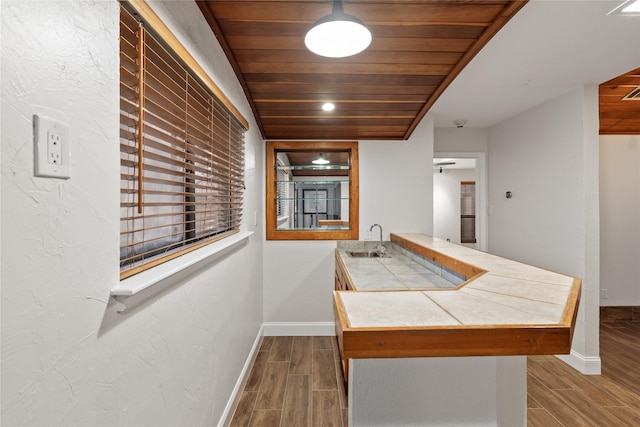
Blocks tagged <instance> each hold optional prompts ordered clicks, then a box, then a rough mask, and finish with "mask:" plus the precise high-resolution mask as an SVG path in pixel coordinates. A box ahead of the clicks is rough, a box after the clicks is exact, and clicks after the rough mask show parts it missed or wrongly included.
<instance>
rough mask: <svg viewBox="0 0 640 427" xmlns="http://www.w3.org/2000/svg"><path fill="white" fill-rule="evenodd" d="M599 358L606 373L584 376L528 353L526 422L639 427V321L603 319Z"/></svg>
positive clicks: (535, 426) (552, 359)
mask: <svg viewBox="0 0 640 427" xmlns="http://www.w3.org/2000/svg"><path fill="white" fill-rule="evenodd" d="M600 358H601V360H602V375H582V374H580V373H579V372H578V371H576V370H574V369H572V368H571V367H569V366H568V365H566V364H565V363H564V362H562V361H561V360H559V359H558V358H557V357H554V356H534V357H529V358H528V369H527V372H528V377H527V391H528V399H527V407H528V409H527V420H528V422H527V424H528V426H529V427H538V426H543V427H554V426H565V427H574V426H606V427H614V426H640V322H601V324H600Z"/></svg>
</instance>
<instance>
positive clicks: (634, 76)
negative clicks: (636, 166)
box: [600, 68, 640, 135]
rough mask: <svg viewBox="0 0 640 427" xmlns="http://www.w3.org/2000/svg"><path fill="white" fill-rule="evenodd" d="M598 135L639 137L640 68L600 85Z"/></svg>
mask: <svg viewBox="0 0 640 427" xmlns="http://www.w3.org/2000/svg"><path fill="white" fill-rule="evenodd" d="M632 92H634V93H635V97H634V98H633V99H625V97H627V96H628V95H629V94H631V93H632ZM600 135H640V68H637V69H635V70H632V71H630V72H628V73H626V74H623V75H621V76H619V77H616V78H614V79H611V80H609V81H608V82H605V83H602V84H601V85H600Z"/></svg>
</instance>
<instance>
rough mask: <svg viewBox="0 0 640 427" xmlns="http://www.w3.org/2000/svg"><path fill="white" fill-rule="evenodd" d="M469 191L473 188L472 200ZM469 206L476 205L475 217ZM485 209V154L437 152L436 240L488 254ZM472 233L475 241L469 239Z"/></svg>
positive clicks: (434, 212)
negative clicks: (446, 241)
mask: <svg viewBox="0 0 640 427" xmlns="http://www.w3.org/2000/svg"><path fill="white" fill-rule="evenodd" d="M469 183H473V186H472V187H471V186H469ZM470 188H473V190H472V191H473V194H472V195H471V196H472V198H470V197H469V196H470V195H469V194H468V193H466V194H463V192H464V191H467V192H468V191H469V189H470ZM470 203H473V214H470V213H469V209H468V208H469V204H470ZM485 206H486V167H485V153H445V152H438V153H434V156H433V235H434V237H438V238H440V239H443V240H448V241H450V242H452V243H456V244H460V245H464V246H469V247H471V248H474V249H479V250H482V251H486V250H487V245H488V242H487V237H486V236H487V219H486V215H485ZM470 215H473V217H472V218H471V217H470ZM470 222H472V224H470ZM469 230H472V231H473V235H474V236H473V238H472V237H470V234H469ZM473 240H475V242H474V241H473Z"/></svg>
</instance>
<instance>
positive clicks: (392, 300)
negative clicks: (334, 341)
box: [334, 233, 581, 359]
mask: <svg viewBox="0 0 640 427" xmlns="http://www.w3.org/2000/svg"><path fill="white" fill-rule="evenodd" d="M391 242H392V243H393V247H392V248H391V250H390V252H391V258H380V259H376V258H372V259H356V258H351V257H349V256H348V255H347V254H346V252H345V250H344V249H338V250H337V251H336V252H337V256H339V257H340V258H341V262H342V264H343V266H344V268H345V270H346V275H347V277H348V280H349V281H350V284H351V287H352V288H353V289H355V290H356V292H354V291H336V292H335V296H334V300H335V310H336V316H337V317H336V329H337V333H338V337H339V341H340V345H341V350H342V352H343V358H344V359H349V358H360V357H421V356H469V355H473V356H483V355H486V356H489V355H490V356H497V355H530V354H563V353H569V351H570V349H571V338H572V333H573V327H574V323H575V315H576V312H577V308H578V300H579V296H580V284H581V281H580V279H577V278H574V277H570V276H566V275H563V274H559V273H554V272H551V271H548V270H544V269H541V268H537V267H533V266H530V265H527V264H522V263H519V262H516V261H512V260H509V259H506V258H502V257H498V256H495V255H491V254H488V253H484V252H480V251H477V250H474V249H471V248H467V247H464V246H460V245H456V244H453V243H450V242H446V241H443V240H440V239H437V238H433V237H431V236H427V235H424V234H414V233H405V234H392V235H391ZM403 250H408V251H410V252H411V254H408V255H407V252H406V251H404V252H401V251H403ZM403 253H404V254H403ZM409 255H413V256H409ZM418 258H419V259H418ZM416 259H417V260H418V261H419V262H416V261H414V260H416ZM423 260H424V261H434V262H435V263H437V264H436V265H442V266H443V269H447V268H448V269H450V270H453V271H454V272H458V273H460V274H461V275H462V276H465V277H468V280H466V281H464V283H462V284H460V285H457V286H456V284H452V283H449V282H447V281H446V280H444V279H443V277H441V276H440V275H436V274H433V272H432V271H430V269H429V268H427V267H425V266H424V265H425V263H424V262H422V261H423ZM463 280H464V279H463ZM381 343H382V344H381Z"/></svg>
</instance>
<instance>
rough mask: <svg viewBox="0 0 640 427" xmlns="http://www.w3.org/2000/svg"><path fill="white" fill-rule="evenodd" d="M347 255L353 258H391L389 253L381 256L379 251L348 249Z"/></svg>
mask: <svg viewBox="0 0 640 427" xmlns="http://www.w3.org/2000/svg"><path fill="white" fill-rule="evenodd" d="M347 255H349V256H350V257H352V258H391V256H390V255H389V254H384V255H382V256H380V254H379V253H378V252H377V251H347Z"/></svg>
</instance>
